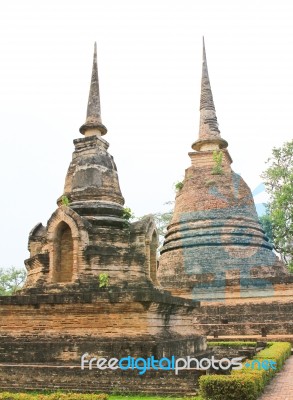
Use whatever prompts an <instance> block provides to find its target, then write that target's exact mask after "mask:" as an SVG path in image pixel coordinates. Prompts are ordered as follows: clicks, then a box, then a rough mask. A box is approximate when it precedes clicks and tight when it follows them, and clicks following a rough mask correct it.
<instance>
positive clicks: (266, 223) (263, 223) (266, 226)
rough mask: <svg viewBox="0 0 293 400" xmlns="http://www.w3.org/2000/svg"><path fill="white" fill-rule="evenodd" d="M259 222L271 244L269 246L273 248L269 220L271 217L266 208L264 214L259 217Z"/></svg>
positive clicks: (270, 222)
mask: <svg viewBox="0 0 293 400" xmlns="http://www.w3.org/2000/svg"><path fill="white" fill-rule="evenodd" d="M259 222H260V224H261V226H262V229H263V230H264V232H265V234H266V236H267V238H268V240H269V242H270V243H271V245H273V246H274V238H273V229H272V220H271V216H270V214H269V211H268V207H267V210H266V213H265V214H264V215H261V216H260V217H259Z"/></svg>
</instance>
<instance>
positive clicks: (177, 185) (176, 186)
mask: <svg viewBox="0 0 293 400" xmlns="http://www.w3.org/2000/svg"><path fill="white" fill-rule="evenodd" d="M182 188H183V182H176V183H175V190H176V192H179V191H180V190H181V189H182Z"/></svg>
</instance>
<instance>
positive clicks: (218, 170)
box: [212, 150, 223, 175]
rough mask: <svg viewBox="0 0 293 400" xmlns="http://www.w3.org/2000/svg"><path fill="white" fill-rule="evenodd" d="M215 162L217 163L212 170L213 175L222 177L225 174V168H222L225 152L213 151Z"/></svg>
mask: <svg viewBox="0 0 293 400" xmlns="http://www.w3.org/2000/svg"><path fill="white" fill-rule="evenodd" d="M213 160H214V162H215V165H214V167H213V169H212V175H222V174H223V168H222V162H223V152H222V151H221V150H214V151H213Z"/></svg>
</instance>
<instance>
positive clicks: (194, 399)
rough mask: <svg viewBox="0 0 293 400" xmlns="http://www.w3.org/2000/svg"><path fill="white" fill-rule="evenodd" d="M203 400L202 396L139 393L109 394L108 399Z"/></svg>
mask: <svg viewBox="0 0 293 400" xmlns="http://www.w3.org/2000/svg"><path fill="white" fill-rule="evenodd" d="M183 399H184V400H187V399H190V400H203V398H202V397H200V396H196V397H162V396H139V395H136V396H135V395H129V396H126V395H125V396H122V395H110V396H109V400H183Z"/></svg>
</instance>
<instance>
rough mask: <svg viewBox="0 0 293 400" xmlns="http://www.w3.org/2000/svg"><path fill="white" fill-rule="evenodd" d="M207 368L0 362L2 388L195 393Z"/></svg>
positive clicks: (0, 385)
mask: <svg viewBox="0 0 293 400" xmlns="http://www.w3.org/2000/svg"><path fill="white" fill-rule="evenodd" d="M202 374H204V372H200V371H197V370H194V369H190V370H182V371H180V372H179V374H178V375H175V374H174V371H147V372H146V373H145V374H144V375H141V376H140V375H138V371H120V370H116V371H111V370H104V371H100V370H97V369H96V370H94V369H93V370H91V371H89V370H81V369H80V367H78V366H76V367H66V366H58V365H56V366H53V365H42V366H38V365H35V366H34V367H33V369H32V366H31V365H14V366H9V365H3V364H0V390H4V389H6V390H24V389H29V390H36V389H38V390H44V389H46V390H50V389H52V390H56V389H62V390H70V391H79V392H91V391H101V392H104V393H117V392H118V393H119V392H120V393H123V392H126V393H129V392H131V393H140V394H141V393H148V394H156V393H157V394H179V395H182V394H189V395H191V394H194V393H195V392H196V391H197V390H198V384H197V382H198V378H199V376H200V375H202Z"/></svg>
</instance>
